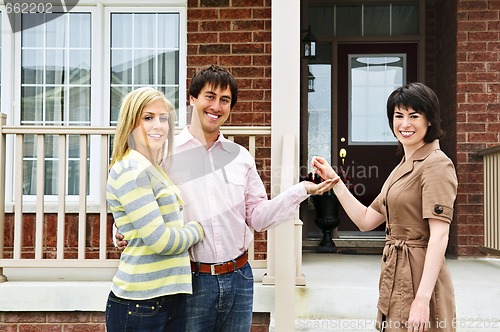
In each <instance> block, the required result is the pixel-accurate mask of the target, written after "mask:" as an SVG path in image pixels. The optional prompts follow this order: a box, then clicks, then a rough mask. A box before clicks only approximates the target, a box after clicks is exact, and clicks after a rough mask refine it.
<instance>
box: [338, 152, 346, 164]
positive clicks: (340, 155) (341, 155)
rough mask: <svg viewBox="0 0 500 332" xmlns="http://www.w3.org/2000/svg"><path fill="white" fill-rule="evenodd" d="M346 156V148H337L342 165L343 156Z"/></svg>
mask: <svg viewBox="0 0 500 332" xmlns="http://www.w3.org/2000/svg"><path fill="white" fill-rule="evenodd" d="M346 156H347V150H346V149H344V148H342V149H340V150H339V157H340V158H342V165H344V160H345V157H346Z"/></svg>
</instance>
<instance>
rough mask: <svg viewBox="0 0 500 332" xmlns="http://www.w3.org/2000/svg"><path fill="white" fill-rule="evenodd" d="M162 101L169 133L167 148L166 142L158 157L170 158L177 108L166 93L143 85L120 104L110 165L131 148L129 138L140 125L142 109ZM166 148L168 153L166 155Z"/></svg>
mask: <svg viewBox="0 0 500 332" xmlns="http://www.w3.org/2000/svg"><path fill="white" fill-rule="evenodd" d="M157 101H162V102H164V103H165V107H166V108H167V112H168V127H169V130H168V135H167V141H166V143H165V144H166V145H167V149H165V144H164V145H163V148H162V149H161V151H160V155H159V156H155V157H156V158H158V159H160V160H159V162H160V161H161V159H163V157H165V158H167V159H168V158H169V157H170V156H171V155H172V147H173V140H174V131H175V109H174V106H173V105H172V103H170V101H169V100H168V99H167V97H165V95H164V94H163V93H162V92H161V91H158V90H156V89H154V88H151V87H143V88H138V89H136V90H133V91H131V92H129V93H128V94H127V95H126V96H125V97H124V98H123V100H122V104H121V106H120V114H119V115H118V123H117V125H116V130H115V137H114V142H113V154H112V156H111V162H110V164H109V167H111V166H113V164H114V163H115V162H117V161H118V160H120V159H122V158H123V156H124V155H125V154H126V153H127V152H128V150H129V149H130V148H131V146H130V142H129V138H130V137H131V134H132V131H133V130H134V129H135V128H136V127H137V126H138V125H139V121H140V119H141V115H142V111H143V110H144V108H145V107H147V106H148V105H150V104H152V103H154V102H157ZM165 150H167V154H166V156H165Z"/></svg>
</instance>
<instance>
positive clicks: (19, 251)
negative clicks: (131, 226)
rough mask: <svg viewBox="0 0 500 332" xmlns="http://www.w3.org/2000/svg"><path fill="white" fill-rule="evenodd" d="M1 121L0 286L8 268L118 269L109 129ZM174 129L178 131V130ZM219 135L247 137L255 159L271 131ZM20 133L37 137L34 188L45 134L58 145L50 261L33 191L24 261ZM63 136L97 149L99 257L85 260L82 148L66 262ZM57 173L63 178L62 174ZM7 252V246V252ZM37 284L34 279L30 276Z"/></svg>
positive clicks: (41, 209) (40, 198)
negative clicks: (9, 192) (8, 237)
mask: <svg viewBox="0 0 500 332" xmlns="http://www.w3.org/2000/svg"><path fill="white" fill-rule="evenodd" d="M0 120H1V123H0V282H3V281H6V280H7V277H6V276H5V275H4V274H3V269H4V268H7V267H32V268H38V267H40V268H52V267H54V268H68V269H71V268H83V267H90V268H98V267H104V268H110V267H112V268H114V267H116V266H117V265H118V260H117V259H116V258H113V259H110V258H108V256H109V252H110V251H115V249H114V248H113V247H111V246H109V245H108V242H109V240H110V233H111V227H110V222H109V217H110V215H109V213H108V211H107V206H106V195H105V188H106V186H105V184H106V178H107V170H108V162H109V142H110V136H111V135H112V134H114V128H113V127H83V126H80V127H77V126H7V125H6V116H5V114H1V118H0ZM178 130H179V129H177V131H178ZM222 132H223V133H224V135H225V136H227V137H228V138H229V139H232V140H234V137H235V136H245V137H248V139H249V141H248V142H249V143H248V146H249V151H250V153H251V154H252V155H253V156H255V151H256V141H255V140H256V137H257V136H259V135H270V134H271V128H270V127H223V128H222ZM25 135H36V141H35V145H36V151H37V157H36V167H37V172H36V184H37V188H44V175H45V153H44V151H45V136H46V135H55V136H57V141H58V160H59V162H58V169H57V174H58V175H57V177H58V191H57V192H58V196H57V213H56V214H57V223H56V225H57V226H56V227H57V231H56V232H55V234H56V240H55V243H56V244H55V258H50V259H48V258H44V256H47V248H46V246H44V239H47V237H48V233H47V232H48V230H47V228H48V227H47V226H46V225H44V222H45V220H46V217H47V213H48V212H47V211H46V207H45V205H46V204H45V203H46V202H45V196H44V190H40V189H39V190H37V193H36V205H35V206H36V211H35V223H34V229H35V231H34V234H35V236H34V241H33V242H34V245H33V248H29V251H30V252H29V257H32V258H26V257H25V256H27V255H26V252H23V250H26V248H25V247H26V246H25V245H24V243H23V239H24V236H23V224H24V221H23V219H24V217H25V214H26V213H27V211H26V209H25V208H24V206H25V204H24V203H25V196H24V195H23V155H24V149H23V141H24V136H25ZM68 135H77V136H79V140H80V147H87V145H88V144H89V142H90V141H91V140H97V141H98V142H99V143H98V144H99V148H98V150H99V151H97V153H95V152H92V158H96V159H98V160H100V167H99V168H98V169H99V172H100V175H99V178H100V183H99V198H98V200H99V202H98V204H97V206H98V207H99V208H98V212H97V214H98V215H99V244H98V258H88V257H86V256H89V252H88V251H89V246H88V245H87V243H88V242H89V240H91V239H90V238H89V234H87V231H86V228H87V219H88V215H89V214H90V213H89V212H88V202H87V189H88V188H87V183H88V181H87V180H88V179H87V174H88V173H87V171H88V164H87V160H88V158H89V156H88V155H87V153H88V152H87V149H86V148H80V155H79V160H80V162H79V167H80V172H79V195H78V199H79V201H78V211H77V212H76V213H77V215H78V231H77V232H78V234H77V242H78V247H77V255H76V256H77V258H65V255H64V254H65V248H66V247H65V245H66V244H65V239H66V238H67V234H65V224H66V220H67V218H66V217H67V214H69V213H68V212H67V208H66V205H67V202H66V195H65V192H66V190H65V188H66V176H65V174H66V172H67V170H66V168H67V165H66V162H65V161H66V159H67V153H66V151H67V145H68V140H67V137H68ZM8 136H11V137H12V141H13V143H14V144H13V152H12V154H10V153H9V155H12V156H14V158H13V159H14V160H13V161H12V160H10V159H11V158H7V157H6V146H7V145H6V141H7V137H8ZM7 163H12V170H15V171H14V172H13V173H14V178H13V179H12V185H13V199H12V205H13V209H12V211H13V213H12V214H13V222H12V224H13V241H12V242H13V246H12V254H11V255H10V253H9V256H10V257H8V258H4V249H5V247H4V244H5V243H4V238H5V225H6V221H5V216H6V215H5V203H6V202H5V201H6V197H5V192H6V181H5V180H6V176H11V175H10V174H6V164H7ZM61 174H62V175H61ZM9 249H10V248H9ZM254 257H255V256H254V249H253V246H252V248H250V250H249V258H250V260H251V263H252V265H253V266H254V267H257V268H266V261H265V260H255V259H254ZM33 279H34V280H36V276H34V277H33Z"/></svg>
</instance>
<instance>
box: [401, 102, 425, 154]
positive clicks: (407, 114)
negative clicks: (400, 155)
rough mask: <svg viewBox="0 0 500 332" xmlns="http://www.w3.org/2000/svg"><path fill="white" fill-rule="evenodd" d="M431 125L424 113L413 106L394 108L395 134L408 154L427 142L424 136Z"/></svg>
mask: <svg viewBox="0 0 500 332" xmlns="http://www.w3.org/2000/svg"><path fill="white" fill-rule="evenodd" d="M429 126H430V123H429V121H428V120H427V118H426V116H425V115H424V114H423V113H418V112H416V111H415V110H413V109H412V108H407V109H406V108H399V107H396V108H395V109H394V116H393V130H394V135H396V138H397V139H398V141H399V142H400V143H401V144H402V145H403V148H404V151H405V155H406V156H410V155H411V154H412V153H413V152H415V151H416V150H417V149H419V148H420V147H422V146H423V145H424V144H425V142H424V137H425V134H426V133H427V130H428V128H429Z"/></svg>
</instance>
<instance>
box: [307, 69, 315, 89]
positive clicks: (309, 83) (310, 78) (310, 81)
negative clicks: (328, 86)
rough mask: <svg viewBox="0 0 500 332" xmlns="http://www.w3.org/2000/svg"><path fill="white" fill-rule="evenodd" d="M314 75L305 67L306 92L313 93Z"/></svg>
mask: <svg viewBox="0 0 500 332" xmlns="http://www.w3.org/2000/svg"><path fill="white" fill-rule="evenodd" d="M314 79H315V77H314V75H313V74H312V73H311V70H310V69H309V66H307V92H314Z"/></svg>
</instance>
